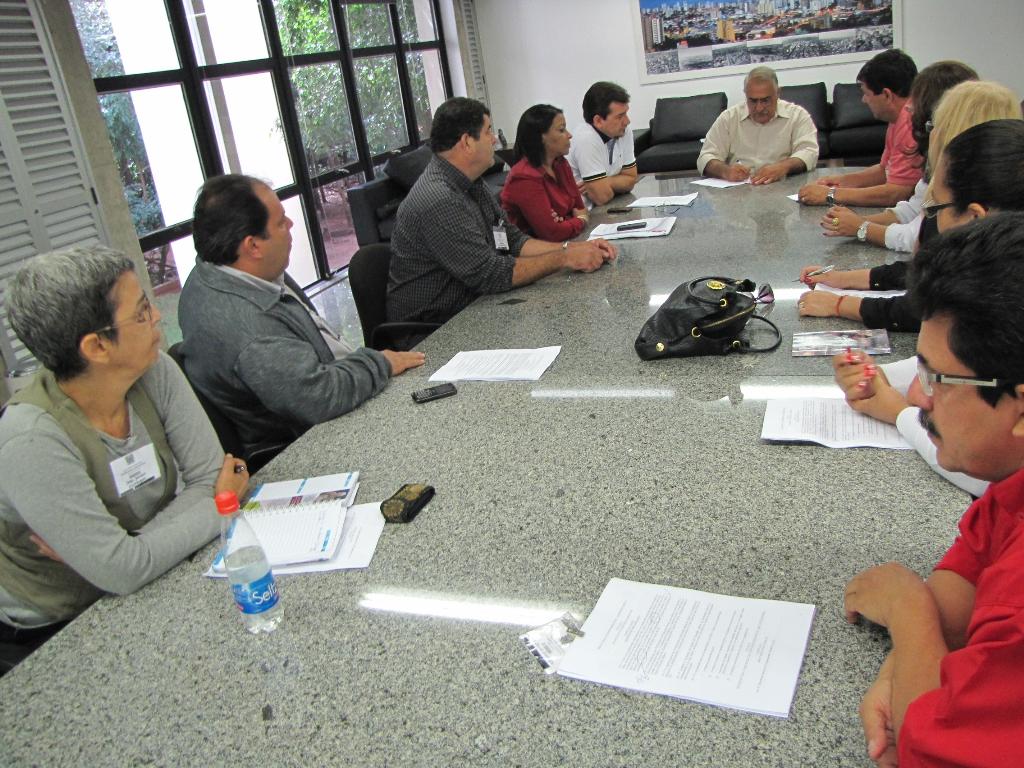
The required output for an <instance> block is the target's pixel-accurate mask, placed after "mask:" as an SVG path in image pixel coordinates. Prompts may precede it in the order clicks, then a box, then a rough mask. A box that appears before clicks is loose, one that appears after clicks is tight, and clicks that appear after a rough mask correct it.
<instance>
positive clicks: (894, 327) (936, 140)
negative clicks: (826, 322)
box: [797, 80, 1022, 331]
mask: <svg viewBox="0 0 1024 768" xmlns="http://www.w3.org/2000/svg"><path fill="white" fill-rule="evenodd" d="M1021 116H1022V115H1021V107H1020V103H1019V101H1018V99H1017V97H1016V95H1015V94H1014V93H1013V91H1011V90H1010V89H1009V88H1007V87H1006V86H1004V85H1000V84H999V83H994V82H991V81H985V80H978V81H968V82H963V83H960V84H959V85H956V86H954V87H953V88H950V89H949V90H948V91H947V92H946V95H945V96H943V97H942V100H941V101H940V102H939V104H938V106H937V107H936V108H935V114H934V118H933V124H934V128H933V129H932V131H931V134H930V136H929V142H928V158H929V167H931V168H933V169H934V168H935V166H936V164H937V163H938V159H939V157H940V156H941V155H942V152H943V151H944V150H945V148H946V146H948V144H949V142H951V141H952V140H953V139H954V138H956V137H957V136H959V135H960V134H961V133H963V132H964V131H966V130H968V129H969V128H972V127H974V126H976V125H979V124H981V123H987V122H989V121H991V120H1004V119H1011V120H1020V119H1021ZM933 184H934V179H933V180H932V181H931V182H930V185H933ZM925 198H926V199H927V200H930V199H932V195H931V186H929V190H928V192H927V193H926V195H925ZM922 216H923V217H924V221H923V223H922V226H921V237H920V239H921V241H922V242H923V241H925V240H926V239H927V238H928V237H929V236H930V235H931V234H932V233H933V232H934V227H935V222H934V221H933V220H932V219H934V215H929V214H928V206H925V210H924V212H923V213H922ZM817 269H820V267H819V266H818V265H810V266H807V267H804V269H803V271H802V272H801V273H800V279H801V281H802V282H803V283H805V284H806V285H808V286H810V287H811V288H813V287H814V286H816V285H818V284H821V285H825V286H830V287H832V288H845V289H855V290H876V291H879V290H894V289H902V288H904V287H905V286H906V263H905V262H897V263H896V264H889V265H882V266H878V267H874V268H873V269H857V270H850V271H841V272H830V273H826V274H823V275H815V276H810V275H809V274H808V273H810V272H813V271H815V270H817ZM797 308H798V310H799V312H800V314H801V315H804V316H811V317H845V318H848V319H850V320H859V321H861V322H863V323H864V325H865V326H867V327H868V328H886V329H888V330H890V331H917V330H918V328H919V327H920V321H919V318H918V317H917V316H916V313H915V312H914V311H913V309H912V308H911V307H910V304H909V302H908V301H907V299H906V297H905V296H897V297H890V298H865V299H861V298H858V297H856V296H838V295H836V294H834V293H830V292H826V291H820V292H819V291H808V292H807V293H804V294H803V295H802V296H801V297H800V299H799V302H798V304H797Z"/></svg>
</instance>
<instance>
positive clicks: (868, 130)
mask: <svg viewBox="0 0 1024 768" xmlns="http://www.w3.org/2000/svg"><path fill="white" fill-rule="evenodd" d="M887 127H888V126H887V125H886V124H885V122H883V121H881V120H877V119H876V118H875V116H874V115H872V114H871V110H870V109H868V108H867V105H866V104H864V102H862V101H861V91H860V85H858V84H857V83H836V85H835V86H834V87H833V89H832V131H831V133H829V137H828V141H829V150H830V153H831V154H830V156H831V157H841V158H843V161H844V163H845V164H846V165H874V164H875V163H877V162H878V161H879V160H881V158H882V152H883V151H884V149H885V131H886V128H887Z"/></svg>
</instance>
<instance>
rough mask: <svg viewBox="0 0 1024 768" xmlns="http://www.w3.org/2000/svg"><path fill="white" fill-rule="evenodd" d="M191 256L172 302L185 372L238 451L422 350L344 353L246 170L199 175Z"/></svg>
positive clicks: (274, 438)
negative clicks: (297, 277)
mask: <svg viewBox="0 0 1024 768" xmlns="http://www.w3.org/2000/svg"><path fill="white" fill-rule="evenodd" d="M194 217H195V224H194V229H193V238H194V241H195V247H196V255H197V256H198V261H197V263H196V267H195V269H194V270H193V271H192V273H191V274H190V275H189V277H188V280H186V281H185V286H184V288H183V289H182V291H181V299H180V302H179V304H178V318H179V322H180V324H181V330H182V334H183V336H184V343H183V345H182V350H183V353H184V359H185V372H186V373H187V374H188V377H189V380H190V381H191V382H192V385H193V386H195V387H196V388H197V389H199V390H200V391H201V392H202V393H203V394H204V395H206V397H207V398H209V399H210V400H211V401H212V402H213V403H214V404H215V405H216V406H217V407H218V408H219V409H220V410H221V411H223V412H224V414H225V415H226V416H227V417H228V418H229V419H231V421H232V422H233V423H234V425H235V427H236V429H237V430H238V433H239V436H240V437H241V439H242V442H243V444H244V446H245V449H246V451H247V452H252V451H255V450H259V449H261V448H266V447H270V446H274V445H280V444H282V443H288V442H290V441H292V440H294V439H295V438H296V437H298V436H299V435H301V434H302V433H303V432H305V431H306V430H307V429H309V428H310V427H311V426H313V425H314V424H319V423H321V422H324V421H328V420H330V419H333V418H335V417H336V416H340V415H342V414H343V413H347V412H348V411H351V410H352V409H354V408H356V407H357V406H359V405H360V404H361V403H362V402H364V401H365V400H368V399H369V398H371V397H373V396H374V395H376V394H377V393H378V392H380V391H381V390H382V389H383V388H384V387H385V386H386V385H387V382H388V378H389V377H390V376H397V375H398V374H400V373H402V372H403V371H405V370H407V369H408V368H414V367H416V366H419V365H422V364H423V353H421V352H392V351H390V350H385V351H383V352H378V351H376V350H372V349H365V348H360V349H353V348H352V347H351V346H350V345H349V344H348V343H347V342H345V340H344V339H342V338H341V337H339V336H338V334H336V333H335V332H334V331H332V330H331V329H330V328H329V327H328V326H327V325H326V323H324V321H323V319H322V318H321V317H320V316H319V315H318V314H317V312H316V310H315V309H314V308H313V305H312V304H311V303H310V301H309V299H308V298H306V296H305V294H304V293H303V292H302V289H301V288H300V287H299V286H298V285H297V284H296V283H295V281H294V280H292V279H291V278H290V277H289V276H288V275H287V274H286V273H285V268H286V267H287V266H288V258H289V254H290V253H291V245H292V238H291V233H290V230H291V227H292V221H291V219H289V218H288V216H287V215H286V214H285V211H284V207H283V206H282V205H281V201H280V200H278V198H277V195H276V194H274V191H273V190H272V189H270V188H269V187H268V186H267V185H266V184H264V183H263V182H261V181H259V180H258V179H254V178H252V177H249V176H242V175H238V174H228V175H225V176H217V177H214V178H211V179H209V180H207V182H206V184H204V185H203V188H202V190H200V192H199V197H198V198H197V200H196V204H195V211H194Z"/></svg>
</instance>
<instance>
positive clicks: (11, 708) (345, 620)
mask: <svg viewBox="0 0 1024 768" xmlns="http://www.w3.org/2000/svg"><path fill="white" fill-rule="evenodd" d="M830 172H833V171H831V170H830ZM819 173H820V172H819ZM813 175H814V174H812V177H813ZM806 180H807V177H806V176H800V177H796V178H794V179H789V180H787V181H784V182H781V183H779V184H775V185H770V186H767V187H750V186H743V187H735V188H731V189H724V190H715V189H704V188H700V189H699V191H700V194H699V196H698V198H697V200H696V201H695V203H694V204H693V206H692V207H691V208H683V209H680V210H679V211H678V213H677V214H676V215H677V217H678V221H677V222H676V225H675V228H674V229H673V231H672V233H671V235H670V236H668V237H664V238H651V239H646V240H625V241H619V242H618V246H619V248H620V256H619V258H618V260H617V261H616V262H615V263H614V264H610V265H607V266H606V267H604V268H602V269H601V270H600V271H598V272H596V273H593V274H576V273H572V274H571V273H562V274H557V275H553V276H550V277H548V278H546V279H544V280H542V281H540V282H538V283H536V284H534V285H531V286H527V287H525V288H522V289H518V290H516V291H515V293H514V294H510V295H509V294H506V295H497V296H485V297H483V298H481V299H479V300H478V301H476V302H475V303H474V304H473V305H471V306H470V307H468V308H467V309H466V310H464V311H463V312H462V313H460V314H459V315H458V316H457V317H455V318H454V319H453V320H452V321H450V322H449V323H448V324H446V325H445V326H444V328H442V329H441V330H440V331H438V332H437V333H435V334H434V335H432V336H431V337H430V338H428V339H427V340H426V342H425V343H424V344H423V345H422V349H423V350H424V351H425V352H426V354H427V364H426V365H425V366H424V367H423V368H421V369H417V370H415V371H410V372H409V373H406V374H405V375H403V376H400V377H398V378H396V379H395V380H393V381H392V382H391V384H390V385H389V386H388V388H387V390H385V392H384V393H383V394H382V395H381V396H379V397H377V398H375V399H374V400H372V401H371V402H369V403H367V404H365V405H364V406H362V407H361V408H359V409H358V410H357V411H355V412H353V413H351V414H349V415H346V416H344V417H341V418H339V419H337V420H335V421H333V422H331V423H328V424H324V425H320V426H318V427H315V428H314V429H312V430H310V431H309V433H307V434H306V435H305V436H304V437H303V438H302V439H301V440H299V441H298V442H297V443H296V444H295V445H293V446H292V447H291V448H289V449H288V450H287V451H286V452H285V453H283V454H282V455H281V456H280V457H278V459H276V460H275V461H274V462H273V463H272V464H270V465H269V466H268V467H267V468H266V469H265V470H264V472H263V473H262V474H263V475H264V476H265V479H268V480H278V479H285V478H290V477H297V476H305V475H318V474H327V473H330V472H337V471H341V470H349V469H358V470H360V471H361V472H362V475H361V482H362V484H361V488H360V491H359V501H363V502H365V501H373V500H378V499H383V498H385V497H386V496H388V495H390V494H391V493H392V492H393V491H395V490H396V489H397V488H398V486H399V485H401V484H402V483H405V482H426V483H430V484H432V485H434V486H435V487H436V489H437V496H436V498H435V499H434V500H433V501H432V502H431V503H430V505H429V506H428V507H427V508H426V510H425V511H424V512H423V513H421V515H420V516H419V517H418V518H417V519H416V520H415V521H414V522H413V523H412V524H410V525H406V526H390V525H389V526H388V527H387V529H386V530H385V532H384V534H383V536H382V538H381V541H380V544H379V546H378V549H377V553H376V556H375V558H374V561H373V563H372V565H371V567H370V568H369V569H367V570H366V571H359V572H343V573H331V574H316V575H309V576H300V577H290V578H289V577H285V578H282V579H281V585H280V589H281V594H282V600H283V604H284V607H285V621H284V623H283V625H282V627H281V628H280V629H279V630H278V631H277V632H276V633H274V634H273V635H272V636H269V637H266V638H253V637H249V636H247V635H245V633H244V632H243V631H242V629H241V627H240V626H239V622H238V619H237V617H236V616H235V615H234V614H233V611H234V609H233V607H232V605H231V601H230V599H229V597H228V595H227V592H226V589H225V587H224V585H223V584H222V583H213V582H210V581H207V580H204V579H202V578H200V576H199V574H200V573H201V572H202V571H203V570H204V569H205V567H206V565H207V564H208V562H209V560H210V558H211V557H212V547H208V548H207V549H206V550H204V551H203V552H201V553H200V554H199V555H198V556H197V557H196V558H195V560H194V561H191V562H185V563H183V564H182V565H181V566H180V567H178V568H177V569H175V570H174V571H172V572H171V573H170V574H168V575H167V576H165V577H164V578H162V579H160V580H158V581H157V582H156V583H154V584H152V585H150V586H149V587H147V588H145V589H143V590H142V591H140V592H139V593H137V594H135V595H131V596H128V597H124V598H109V599H105V600H103V601H101V602H100V603H99V604H97V605H96V606H94V607H93V608H92V609H90V610H89V611H87V612H86V613H85V614H84V615H83V616H82V617H81V618H80V619H79V620H77V621H76V622H74V623H73V624H72V625H71V626H70V627H68V628H67V629H66V630H65V631H64V632H63V633H61V635H59V636H58V637H57V638H56V639H55V640H54V641H53V642H52V643H51V644H50V645H48V646H47V647H46V648H44V649H43V650H42V651H41V652H40V653H38V654H37V655H36V656H34V657H32V658H31V659H30V660H29V661H28V662H26V663H25V664H24V665H23V667H22V668H19V669H18V670H16V671H15V672H14V673H12V674H10V675H8V676H7V678H5V679H4V680H3V681H0V690H2V691H3V696H2V701H0V714H3V715H5V716H6V722H8V723H17V724H18V725H17V726H16V728H14V729H7V732H6V733H5V734H4V736H3V737H0V739H2V742H3V746H4V751H5V755H7V756H9V759H10V760H11V761H12V762H14V763H15V764H20V763H29V762H41V763H46V764H60V763H65V764H67V763H75V764H96V763H102V762H109V761H110V760H111V759H112V757H111V756H113V755H117V758H113V759H114V761H115V762H120V763H135V762H144V761H147V760H148V761H152V762H154V763H157V764H192V763H199V762H206V763H211V764H221V763H228V764H236V763H240V762H242V761H249V760H260V761H261V762H262V763H264V764H295V765H305V764H324V763H330V764H352V765H385V764H387V765H393V764H394V765H398V764H422V765H462V764H482V765H497V764H508V763H514V764H524V765H541V764H577V765H640V764H644V765H682V764H686V765H691V764H692V765H733V766H737V765H738V766H747V765H750V766H761V765H766V766H767V765H773V766H774V765H816V766H820V765H844V766H847V765H865V764H867V760H866V758H865V756H864V747H863V737H862V735H861V732H860V727H859V721H858V717H857V706H858V704H859V700H860V696H861V694H862V692H863V690H864V688H865V687H866V685H867V684H868V683H869V681H870V680H871V679H873V676H874V674H875V672H876V671H877V668H878V665H879V663H880V661H881V659H882V656H883V653H884V651H885V648H886V644H887V641H886V638H885V635H884V634H883V633H881V632H878V631H871V630H869V629H865V628H863V627H850V626H848V625H847V624H846V623H845V622H844V621H843V618H842V612H841V606H842V590H843V586H844V585H845V583H846V580H847V579H848V578H849V577H850V576H851V575H853V574H854V573H856V572H857V571H859V570H861V569H862V568H864V567H866V566H868V565H871V564H874V563H877V562H883V561H887V560H893V559H898V560H900V561H902V562H904V563H906V564H908V565H909V566H910V567H912V568H915V569H917V570H918V571H919V572H922V573H923V572H926V571H927V570H928V569H929V568H930V566H931V565H932V564H933V563H934V562H935V561H936V559H937V558H938V557H939V555H940V554H941V553H942V552H943V551H944V549H945V548H946V546H947V545H948V544H949V542H950V541H951V539H952V536H953V533H954V529H955V522H956V520H957V519H958V518H959V516H960V514H961V513H962V511H963V509H964V508H965V506H966V501H967V498H966V496H964V495H963V494H962V493H960V492H959V491H957V490H956V489H955V488H953V486H951V485H948V484H947V483H945V482H944V481H943V480H941V479H940V478H939V477H937V476H936V475H934V474H933V473H931V472H930V470H928V468H927V467H926V466H925V464H924V462H922V461H921V460H920V459H919V458H918V457H917V456H916V454H914V453H913V452H909V451H890V452H883V451H878V450H873V449H860V450H842V451H840V450H828V449H825V448H821V447H816V446H805V445H768V444H763V443H762V442H761V441H760V439H759V434H760V426H761V418H762V416H763V413H764V399H765V398H766V397H779V396H782V397H794V396H803V395H804V394H815V395H816V394H821V393H827V392H828V391H829V381H830V375H829V371H830V367H829V364H828V361H827V360H826V359H823V358H793V357H792V356H791V355H790V344H791V337H792V334H793V333H794V332H795V331H799V330H820V329H826V328H844V327H851V323H849V322H847V321H842V320H834V319H833V320H819V319H805V320H801V319H799V318H797V317H796V311H795V298H796V296H797V295H798V293H799V290H798V289H799V285H798V284H797V283H795V282H792V281H793V280H794V279H795V278H796V276H797V275H798V274H799V271H800V267H801V266H803V265H804V264H808V263H829V264H833V263H834V264H836V265H837V268H840V269H844V268H854V267H864V266H870V265H872V264H874V263H880V262H879V260H880V259H883V258H884V255H885V254H884V251H882V250H881V249H877V248H869V247H866V246H863V245H860V244H857V243H853V242H849V241H839V240H833V239H828V238H825V237H823V236H822V235H821V234H820V229H819V227H818V225H817V222H818V219H819V218H820V216H821V215H822V213H823V210H824V209H822V208H803V207H801V206H799V205H798V204H797V203H795V202H793V201H791V200H789V199H787V198H786V195H787V194H790V193H792V192H794V191H796V189H797V188H799V186H800V185H801V184H803V183H805V182H806ZM688 181H689V179H687V178H670V179H656V178H644V179H642V180H641V182H640V183H639V184H638V185H637V188H636V190H635V193H634V194H635V196H636V197H640V196H649V195H670V194H684V193H687V192H691V191H694V190H697V189H698V188H697V187H692V186H690V185H689V183H688ZM628 199H629V198H621V197H620V198H617V199H616V200H615V201H614V206H616V207H618V206H621V205H622V204H623V203H624V201H627V202H628ZM604 211H605V209H604V208H599V209H596V211H595V214H594V216H593V221H592V224H597V223H600V222H603V221H624V220H628V219H630V218H639V217H640V216H641V215H653V211H648V210H643V211H640V212H639V214H637V215H636V216H632V215H609V214H607V213H605V212H604ZM704 275H725V276H730V277H749V278H751V279H753V280H755V281H756V282H758V283H764V282H768V283H771V284H772V286H773V287H774V288H775V294H776V296H777V297H778V300H777V306H776V307H775V308H774V311H773V313H772V316H771V317H772V320H773V321H774V322H776V323H777V324H778V325H779V327H780V328H781V330H782V333H783V343H782V345H781V347H780V348H779V349H777V350H776V351H774V352H771V353H767V354H749V355H740V354H737V355H731V356H728V357H715V358H690V359H675V360H662V361H655V362H642V361H641V360H640V359H639V358H638V357H637V356H636V355H635V353H634V352H633V340H634V339H635V337H636V335H637V333H638V332H639V330H640V327H641V325H642V324H643V322H644V320H645V319H646V318H647V317H648V316H649V315H650V314H651V313H652V312H653V311H654V310H655V309H656V307H657V306H658V305H659V304H660V302H661V301H663V300H664V297H665V296H667V295H668V294H669V293H670V292H671V291H672V289H674V288H675V287H676V286H677V285H679V284H680V283H682V282H684V281H687V280H690V279H693V278H696V277H700V276H704ZM511 297H514V298H517V299H522V300H523V301H521V302H518V303H508V299H509V298H511ZM554 344H558V345H561V346H562V352H561V354H560V355H559V357H558V358H557V359H556V361H555V362H554V364H553V365H552V366H551V368H550V369H549V370H548V371H547V373H546V374H545V375H544V376H543V378H542V379H541V380H540V381H538V382H515V383H503V384H492V383H483V382H464V383H461V384H460V385H459V394H458V395H457V396H455V397H451V398H447V399H445V400H439V401H436V402H433V403H429V404H425V405H415V404H414V403H413V402H412V400H411V398H410V396H409V395H410V393H411V392H412V391H413V390H415V389H419V388H422V387H424V386H426V382H427V378H428V377H429V375H430V374H431V373H432V372H433V371H435V370H437V368H439V367H440V366H441V365H443V364H444V363H445V362H447V360H449V359H450V358H451V356H452V355H454V354H455V353H456V352H458V351H460V350H468V349H487V348H520V347H541V346H548V345H554ZM893 347H894V350H895V353H894V355H893V356H892V358H891V359H897V358H899V357H903V356H907V355H910V354H912V353H913V349H914V339H913V337H911V336H894V344H893ZM616 576H617V577H621V578H624V579H633V580H637V581H645V582H653V583H661V584H669V585H673V586H684V587H691V588H694V589H699V590H706V591H711V592H721V593H726V594H734V595H741V596H749V597H763V598H770V599H781V600H792V601H797V602H807V603H813V604H815V605H816V606H817V608H818V614H817V617H816V619H815V623H814V627H813V630H812V634H811V639H810V643H809V646H808V651H807V656H806V659H805V662H804V667H803V670H802V672H801V676H800V681H799V684H798V687H797V693H796V697H795V699H794V703H793V708H792V712H791V716H790V718H789V719H786V720H776V719H773V718H768V717H762V716H756V715H749V714H742V713H738V712H733V711H729V710H723V709H716V708H713V707H709V706H704V705H700V704H694V703H690V702H684V701H678V700H673V699H669V698H665V697H653V696H643V695H639V694H634V693H630V692H627V691H621V690H615V689H610V688H603V687H601V686H597V685H590V684H586V683H580V682H576V681H571V680H567V679H559V678H557V677H546V676H545V675H543V674H542V672H541V669H540V667H539V666H538V665H537V663H536V662H535V661H534V660H533V658H532V657H531V656H530V655H529V654H528V653H527V652H526V651H525V649H524V648H522V647H521V646H520V644H519V640H518V634H519V633H520V632H522V631H523V628H525V627H529V626H533V625H536V624H539V623H542V622H543V621H545V620H546V619H547V618H549V617H552V616H553V615H556V614H558V613H561V612H562V611H564V610H572V611H574V612H575V613H576V615H577V616H579V617H581V618H584V617H585V616H586V615H587V613H588V612H589V610H590V608H591V606H593V604H594V602H595V601H596V600H597V597H598V595H599V594H600V593H601V590H602V589H603V587H604V585H605V584H606V583H607V582H608V580H609V579H610V578H612V577H616Z"/></svg>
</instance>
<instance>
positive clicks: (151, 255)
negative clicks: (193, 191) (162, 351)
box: [142, 235, 196, 346]
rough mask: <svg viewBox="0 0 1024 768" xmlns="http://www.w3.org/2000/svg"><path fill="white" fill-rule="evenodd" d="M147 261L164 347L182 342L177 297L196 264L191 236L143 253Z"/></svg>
mask: <svg viewBox="0 0 1024 768" xmlns="http://www.w3.org/2000/svg"><path fill="white" fill-rule="evenodd" d="M142 257H143V259H145V261H146V270H147V271H148V272H149V279H150V280H151V281H152V282H153V297H154V300H155V302H156V305H157V307H158V308H159V309H160V315H161V316H162V317H161V321H162V322H161V323H160V325H161V330H163V332H164V340H165V341H166V342H167V346H170V345H171V344H174V343H175V342H178V341H181V326H180V325H179V324H178V297H179V296H180V294H181V286H182V283H184V282H185V280H186V279H187V278H188V274H189V272H191V271H192V268H193V267H194V266H195V263H196V251H195V248H194V247H193V245H192V236H191V235H188V236H187V237H182V238H180V239H178V240H173V241H171V242H170V243H168V244H167V245H161V246H160V247H158V248H154V249H152V250H150V251H146V252H145V253H144V254H142Z"/></svg>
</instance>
